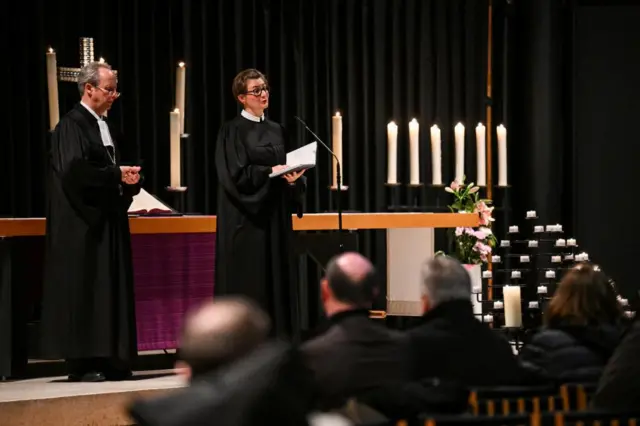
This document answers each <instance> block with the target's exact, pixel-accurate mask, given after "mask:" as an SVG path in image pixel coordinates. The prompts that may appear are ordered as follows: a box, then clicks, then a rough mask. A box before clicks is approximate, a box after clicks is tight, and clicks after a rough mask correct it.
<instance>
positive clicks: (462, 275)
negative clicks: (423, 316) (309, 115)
mask: <svg viewBox="0 0 640 426" xmlns="http://www.w3.org/2000/svg"><path fill="white" fill-rule="evenodd" d="M421 290H422V309H423V313H427V312H429V311H431V310H433V309H434V308H435V307H436V306H438V305H440V304H442V303H445V302H451V301H457V300H466V301H469V300H470V299H471V277H470V275H469V273H468V272H467V270H466V269H465V268H464V266H462V264H461V263H460V262H459V261H458V260H456V259H454V258H452V257H448V256H436V257H434V258H432V259H429V260H427V261H426V262H425V263H424V264H423V265H422V286H421Z"/></svg>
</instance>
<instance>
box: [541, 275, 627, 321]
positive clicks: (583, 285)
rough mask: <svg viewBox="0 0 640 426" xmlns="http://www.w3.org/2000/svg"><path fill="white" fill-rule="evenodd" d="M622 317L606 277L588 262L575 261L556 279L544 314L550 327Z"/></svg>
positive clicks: (620, 309)
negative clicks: (557, 280)
mask: <svg viewBox="0 0 640 426" xmlns="http://www.w3.org/2000/svg"><path fill="white" fill-rule="evenodd" d="M622 317H623V313H622V308H621V306H620V304H619V303H618V301H617V300H616V296H615V293H614V291H613V289H612V288H611V287H610V284H609V279H608V278H607V276H606V275H605V274H604V273H603V272H602V271H600V270H597V269H595V268H594V267H593V266H592V265H591V264H589V263H579V264H578V265H576V266H575V267H573V268H572V269H571V270H569V272H567V273H566V275H565V276H564V277H563V278H562V280H561V281H560V284H559V285H558V288H557V289H556V291H555V293H554V295H553V297H552V298H551V302H549V307H548V309H547V315H545V319H546V323H547V324H548V325H551V326H554V325H558V324H566V325H593V324H599V323H612V324H615V323H617V322H618V321H620V320H621V319H622Z"/></svg>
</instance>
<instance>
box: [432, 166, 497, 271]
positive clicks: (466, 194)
mask: <svg viewBox="0 0 640 426" xmlns="http://www.w3.org/2000/svg"><path fill="white" fill-rule="evenodd" d="M444 190H445V191H447V192H449V193H451V194H453V196H454V197H455V201H454V203H453V204H451V205H450V206H448V207H449V210H451V211H452V212H454V213H477V214H478V215H479V216H480V226H479V227H477V228H456V229H455V233H454V237H453V242H454V244H453V252H454V257H456V258H457V259H458V260H459V261H460V262H461V263H463V264H479V263H486V262H487V261H488V259H489V257H490V256H491V253H492V250H493V247H495V245H496V237H495V235H493V232H492V231H491V222H493V221H495V219H494V218H493V217H492V212H493V209H494V207H489V205H490V204H491V200H488V199H480V198H479V194H478V191H479V190H480V188H479V187H478V186H475V185H474V183H473V182H472V183H470V184H468V185H465V183H464V177H463V179H462V182H457V181H453V182H451V185H450V186H447V187H445V189H444Z"/></svg>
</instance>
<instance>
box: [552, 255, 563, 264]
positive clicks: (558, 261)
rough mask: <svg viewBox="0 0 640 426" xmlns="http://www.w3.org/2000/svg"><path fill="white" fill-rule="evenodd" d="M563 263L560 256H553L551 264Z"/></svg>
mask: <svg viewBox="0 0 640 426" xmlns="http://www.w3.org/2000/svg"><path fill="white" fill-rule="evenodd" d="M560 262H562V257H560V256H551V263H560Z"/></svg>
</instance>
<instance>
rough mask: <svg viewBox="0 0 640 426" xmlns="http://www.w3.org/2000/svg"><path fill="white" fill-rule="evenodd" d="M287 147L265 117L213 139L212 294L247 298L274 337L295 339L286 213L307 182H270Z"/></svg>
mask: <svg viewBox="0 0 640 426" xmlns="http://www.w3.org/2000/svg"><path fill="white" fill-rule="evenodd" d="M291 148H292V146H291V144H290V143H289V141H288V138H287V137H286V134H285V132H284V129H283V128H282V126H281V125H280V124H278V123H275V122H273V121H271V120H268V119H266V120H264V119H263V120H262V121H259V122H256V121H252V120H250V119H248V118H245V117H243V116H238V117H236V118H235V119H233V120H231V121H229V122H227V123H225V124H224V125H223V126H222V128H221V130H220V132H219V135H218V140H217V142H216V157H215V163H216V170H217V174H218V180H219V191H218V205H217V213H216V214H217V230H216V269H215V289H214V293H215V294H216V295H226V294H236V295H238V294H239V295H244V296H247V297H250V298H252V299H253V300H255V301H256V302H257V303H259V304H260V305H261V306H262V307H263V308H264V309H265V310H266V311H267V312H268V313H269V314H270V316H271V319H272V321H273V332H274V334H275V335H277V336H279V337H284V338H292V339H294V340H296V339H298V338H299V332H300V330H299V311H298V309H299V301H298V291H297V280H296V277H297V274H296V269H295V264H296V263H295V258H294V255H293V253H292V239H293V228H292V223H291V214H292V213H293V211H294V209H295V208H296V207H297V208H298V215H299V216H301V215H302V209H301V203H302V196H303V194H304V189H305V186H306V185H305V177H304V176H302V177H300V178H299V179H298V180H297V181H296V182H295V184H293V185H290V184H288V183H287V181H286V180H285V179H284V178H283V177H278V178H273V179H271V178H269V174H270V173H271V168H272V166H275V165H278V164H285V163H286V153H287V152H288V151H290V150H291Z"/></svg>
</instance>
